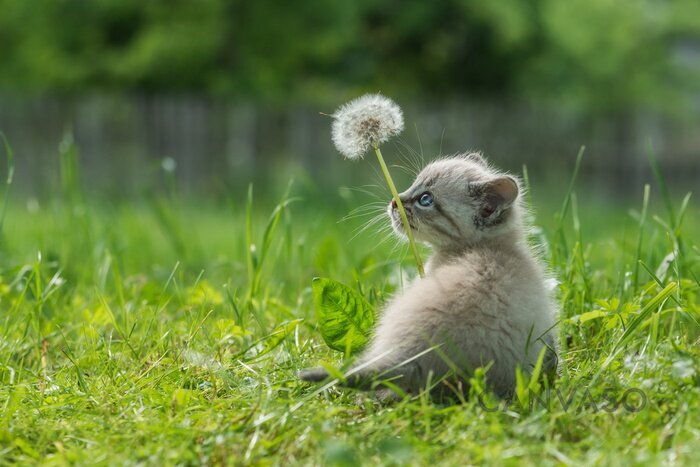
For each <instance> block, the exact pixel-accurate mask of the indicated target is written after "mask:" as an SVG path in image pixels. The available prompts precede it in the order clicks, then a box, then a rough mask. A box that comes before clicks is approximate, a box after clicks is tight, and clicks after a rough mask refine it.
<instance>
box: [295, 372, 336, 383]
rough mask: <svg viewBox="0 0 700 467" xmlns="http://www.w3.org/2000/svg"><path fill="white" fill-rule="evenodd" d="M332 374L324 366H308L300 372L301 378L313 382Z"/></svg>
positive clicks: (318, 381)
mask: <svg viewBox="0 0 700 467" xmlns="http://www.w3.org/2000/svg"><path fill="white" fill-rule="evenodd" d="M329 376H330V375H329V374H328V372H327V371H326V370H325V369H323V368H307V369H306V370H301V371H300V372H299V379H301V380H304V381H309V382H312V383H320V382H321V381H323V380H325V379H326V378H328V377H329Z"/></svg>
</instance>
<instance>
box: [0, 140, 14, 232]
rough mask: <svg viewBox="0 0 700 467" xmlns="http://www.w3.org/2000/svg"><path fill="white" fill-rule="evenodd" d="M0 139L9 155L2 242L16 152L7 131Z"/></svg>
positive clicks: (0, 224) (0, 218)
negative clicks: (8, 139) (8, 138)
mask: <svg viewBox="0 0 700 467" xmlns="http://www.w3.org/2000/svg"><path fill="white" fill-rule="evenodd" d="M0 139H2V144H3V146H4V148H5V155H6V156H7V178H6V179H5V192H4V193H3V196H2V208H0V209H2V210H1V211H0V242H1V241H2V232H3V227H4V225H5V214H6V213H7V204H8V200H9V198H10V186H12V179H13V177H14V174H15V153H14V151H13V150H12V147H11V146H10V143H9V142H8V141H7V138H6V137H5V133H3V132H2V131H0Z"/></svg>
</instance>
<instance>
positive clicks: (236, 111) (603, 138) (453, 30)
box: [0, 0, 700, 199]
mask: <svg viewBox="0 0 700 467" xmlns="http://www.w3.org/2000/svg"><path fill="white" fill-rule="evenodd" d="M0 12H1V13H0V64H1V65H0V130H2V132H4V134H5V135H6V137H7V139H8V141H9V142H10V144H11V145H12V147H13V149H14V152H15V155H16V163H17V169H16V174H15V177H16V179H15V185H16V187H15V188H14V189H16V190H18V191H20V192H24V193H27V194H29V195H32V196H39V197H40V196H42V195H43V196H46V195H47V194H48V193H50V190H51V188H52V186H53V185H54V184H56V183H58V182H57V180H58V179H59V177H60V174H59V159H60V157H59V155H60V153H61V150H60V148H61V147H62V145H63V147H64V148H65V147H66V144H69V143H70V142H71V141H74V142H75V147H76V148H77V149H78V151H79V152H78V158H79V166H80V170H81V177H82V180H83V181H84V183H85V184H86V185H87V189H90V190H94V191H99V192H103V193H106V194H108V195H110V196H111V195H114V196H121V195H127V196H128V195H130V194H138V193H140V192H143V191H144V190H149V189H152V187H154V186H158V184H159V183H160V184H166V183H167V177H168V176H171V177H174V180H176V181H177V183H178V184H179V187H181V189H182V190H183V191H184V192H188V193H195V194H205V195H213V196H216V195H220V194H224V193H231V192H241V193H242V192H244V190H245V187H246V186H247V184H248V183H249V182H250V181H256V182H269V181H272V182H279V184H280V185H286V181H287V180H288V179H289V178H290V177H291V176H293V175H295V176H296V177H298V178H301V179H308V180H312V181H315V183H316V184H317V185H318V186H320V187H321V188H322V189H324V190H328V193H331V192H332V190H337V186H338V185H339V184H342V185H352V184H353V183H358V184H361V183H363V181H366V178H367V177H366V174H367V172H368V170H369V169H368V168H367V166H366V165H365V164H351V163H349V162H344V161H342V160H341V156H340V155H338V154H337V152H336V151H335V150H334V148H333V147H332V145H331V141H330V120H329V118H328V117H324V116H322V115H320V114H319V112H327V113H331V112H333V110H334V109H335V108H337V107H338V106H339V105H341V104H342V103H344V102H346V101H347V100H349V99H351V98H354V97H357V96H358V95H361V94H363V93H365V92H382V93H383V94H385V95H388V96H390V97H392V98H393V99H395V100H396V101H397V102H398V103H399V104H400V105H401V106H402V108H403V109H404V112H405V118H406V123H407V130H406V131H405V133H404V134H403V135H402V141H400V142H399V143H398V144H397V145H396V147H393V146H391V145H389V147H387V148H386V149H385V153H386V155H387V157H389V158H390V159H392V160H393V162H394V163H396V164H403V165H406V164H407V162H409V160H410V159H411V158H412V157H414V156H415V154H414V153H413V151H415V152H417V153H422V154H423V156H424V158H425V159H426V160H429V159H432V158H434V157H436V156H438V155H439V154H451V153H455V152H459V151H463V150H465V149H468V148H473V149H480V150H483V151H484V152H485V153H486V155H487V156H488V157H489V158H490V159H491V160H493V161H494V162H495V163H496V164H497V165H499V166H502V167H506V168H508V169H511V170H513V171H516V172H521V171H522V166H523V165H526V166H527V168H528V172H529V173H530V176H531V178H533V179H536V180H537V181H538V183H540V184H541V185H543V186H559V185H561V184H562V183H565V182H566V180H567V178H568V176H569V175H570V173H571V172H572V170H573V166H574V161H575V158H576V153H577V152H578V150H579V147H580V146H581V145H586V147H587V149H586V155H585V157H584V161H583V166H582V172H581V175H582V182H581V185H582V186H584V187H585V188H586V189H587V190H588V191H590V192H591V193H594V194H595V195H597V196H600V197H602V198H610V197H619V198H620V199H622V198H624V197H635V198H638V197H639V196H640V194H641V192H642V186H643V184H644V183H646V182H650V181H651V180H652V177H651V171H650V165H649V162H648V157H649V154H650V151H651V149H650V147H651V146H653V148H654V149H653V153H654V154H655V156H656V158H657V159H658V161H659V164H660V166H661V167H662V169H663V171H664V174H665V176H666V177H667V180H668V181H670V182H671V183H670V185H671V187H672V189H674V190H677V191H679V192H685V191H688V190H691V189H692V188H694V187H697V186H698V181H700V2H698V1H697V0H673V1H669V0H639V1H634V2H632V1H628V0H567V1H565V2H563V1H560V0H499V1H497V2H495V1H493V2H485V1H481V0H433V1H430V2H427V1H424V0H401V1H399V0H371V1H370V0H354V1H348V0H324V1H320V0H295V1H293V2H292V1H290V2H284V1H272V0H255V1H250V0H248V1H243V0H197V1H182V0H148V1H143V0H91V1H87V0H0ZM3 166H4V162H3ZM168 174H170V175H168ZM558 184H559V185H558ZM268 186H270V185H268ZM272 186H275V185H272ZM336 192H337V191H336Z"/></svg>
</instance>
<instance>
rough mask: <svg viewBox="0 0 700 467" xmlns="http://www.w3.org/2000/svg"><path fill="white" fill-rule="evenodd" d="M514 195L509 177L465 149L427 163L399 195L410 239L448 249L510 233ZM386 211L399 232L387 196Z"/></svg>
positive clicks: (515, 214)
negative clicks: (410, 233) (465, 152)
mask: <svg viewBox="0 0 700 467" xmlns="http://www.w3.org/2000/svg"><path fill="white" fill-rule="evenodd" d="M519 193H520V188H519V185H518V181H517V180H516V179H515V178H514V177H511V176H510V175H505V174H503V173H500V172H498V171H497V170H496V169H493V168H492V167H490V166H489V165H488V163H487V162H486V160H485V159H484V158H483V157H481V155H480V154H478V153H469V154H463V155H459V156H455V157H449V158H445V159H439V160H437V161H434V162H432V163H430V164H429V165H428V166H426V167H425V168H424V169H423V170H422V171H421V172H420V173H419V174H418V176H417V177H416V179H415V181H414V182H413V184H412V185H411V187H410V188H409V189H408V190H406V191H404V192H403V193H401V194H400V195H399V197H400V198H401V202H402V203H403V205H404V208H405V210H406V216H407V217H408V221H409V224H410V225H411V229H412V230H413V235H414V237H415V238H416V240H418V241H422V242H425V243H428V244H430V245H432V246H433V247H434V248H436V249H439V250H446V251H453V250H461V249H463V248H464V247H467V246H469V245H474V244H477V243H480V242H482V241H484V240H485V239H487V238H498V237H500V236H503V235H504V234H512V233H514V232H516V231H517V229H518V228H519V225H520V212H519V211H520V206H519V202H518V195H519ZM388 212H389V216H390V217H391V223H392V226H393V228H394V230H395V231H396V232H397V233H399V234H401V235H403V234H404V229H403V224H402V223H401V217H400V215H399V212H398V209H397V207H396V203H395V202H394V201H393V200H392V202H391V203H390V204H389V208H388Z"/></svg>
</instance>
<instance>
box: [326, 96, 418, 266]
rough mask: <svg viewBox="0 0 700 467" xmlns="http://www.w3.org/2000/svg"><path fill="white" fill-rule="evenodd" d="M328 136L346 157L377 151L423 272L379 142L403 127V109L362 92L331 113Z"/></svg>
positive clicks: (358, 156) (404, 212) (409, 240)
mask: <svg viewBox="0 0 700 467" xmlns="http://www.w3.org/2000/svg"><path fill="white" fill-rule="evenodd" d="M332 117H333V119H334V121H333V127H332V137H333V144H335V147H336V149H338V151H339V152H340V153H341V154H343V155H344V156H345V157H346V158H348V159H359V158H362V157H363V156H364V155H365V153H367V151H368V150H369V149H370V148H372V149H374V153H375V154H376V155H377V160H379V165H380V166H381V168H382V172H383V173H384V177H385V178H386V181H387V183H388V184H389V190H391V195H392V196H393V197H394V199H395V200H396V205H397V208H398V210H399V214H400V215H401V222H402V223H403V226H404V232H406V236H407V237H408V243H409V244H410V246H411V251H412V252H413V256H414V258H415V260H416V265H417V266H418V273H419V274H420V276H421V277H424V276H425V273H424V271H423V263H422V261H421V259H420V255H419V254H418V247H417V246H416V242H415V240H414V238H413V231H412V230H411V227H410V225H409V223H408V217H406V210H405V209H404V207H403V203H401V199H400V198H399V193H398V191H397V190H396V185H394V181H393V179H392V178H391V174H389V169H388V168H387V166H386V163H385V162H384V157H382V152H381V151H380V149H379V146H380V145H381V144H382V143H386V142H387V141H389V140H390V139H391V138H393V137H394V136H398V135H399V134H400V133H401V132H402V131H403V113H402V112H401V108H400V107H399V106H398V105H397V104H396V103H395V102H394V101H392V100H391V99H389V98H388V97H384V96H382V95H381V94H365V95H364V96H362V97H358V98H357V99H354V100H352V101H350V102H348V103H347V104H345V105H343V106H341V107H340V108H339V109H338V110H336V111H335V113H334V114H333V115H332Z"/></svg>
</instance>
